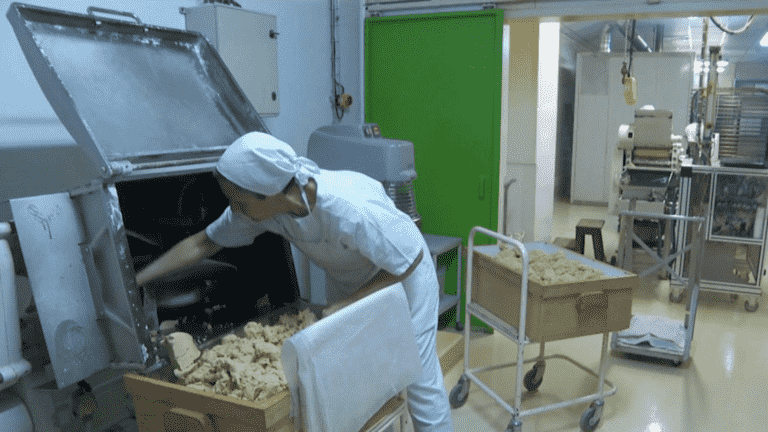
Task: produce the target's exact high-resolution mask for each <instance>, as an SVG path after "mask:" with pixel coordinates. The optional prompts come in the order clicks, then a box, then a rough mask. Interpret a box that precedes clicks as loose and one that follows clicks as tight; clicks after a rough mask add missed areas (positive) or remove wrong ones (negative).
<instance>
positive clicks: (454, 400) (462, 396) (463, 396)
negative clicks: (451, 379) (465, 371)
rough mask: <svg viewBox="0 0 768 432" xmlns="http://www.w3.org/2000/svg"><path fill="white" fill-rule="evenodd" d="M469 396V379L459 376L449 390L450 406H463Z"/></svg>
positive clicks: (454, 407)
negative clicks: (457, 380)
mask: <svg viewBox="0 0 768 432" xmlns="http://www.w3.org/2000/svg"><path fill="white" fill-rule="evenodd" d="M468 397H469V380H468V379H467V377H465V376H463V375H462V376H461V378H459V382H458V383H457V384H456V386H455V387H453V390H451V394H450V395H448V401H449V402H450V403H451V408H453V409H457V408H461V407H463V406H464V404H465V403H467V398H468Z"/></svg>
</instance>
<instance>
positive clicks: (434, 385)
mask: <svg viewBox="0 0 768 432" xmlns="http://www.w3.org/2000/svg"><path fill="white" fill-rule="evenodd" d="M422 250H423V251H424V255H423V256H422V259H421V262H420V263H419V265H418V266H417V267H416V269H415V270H414V271H413V273H411V275H410V276H409V277H408V279H406V280H404V281H403V282H401V283H402V285H403V288H404V290H405V295H406V297H407V298H408V306H409V308H410V312H411V320H412V322H413V330H414V332H415V333H416V346H417V347H418V348H419V357H420V358H421V366H422V375H421V377H420V378H419V379H418V380H417V381H416V382H415V383H413V384H411V385H410V386H408V388H407V389H406V390H407V392H408V409H409V411H410V413H411V418H412V419H413V428H414V431H415V432H452V431H453V419H452V417H451V406H450V404H449V403H448V393H447V392H446V390H445V384H444V383H443V371H442V368H441V367H440V359H439V358H438V357H437V345H436V339H437V315H438V314H437V310H438V307H439V304H440V284H439V283H438V281H437V273H436V271H435V264H434V263H433V262H432V257H431V255H430V253H429V248H428V247H427V244H426V242H424V241H423V240H422ZM345 288H346V287H342V286H341V285H340V284H339V283H338V282H336V281H334V280H332V279H331V278H326V290H325V296H326V300H327V302H328V303H329V304H332V303H334V302H336V301H338V300H341V299H343V298H345V297H348V296H349V293H348V292H347V291H346V290H348V289H349V288H346V290H345Z"/></svg>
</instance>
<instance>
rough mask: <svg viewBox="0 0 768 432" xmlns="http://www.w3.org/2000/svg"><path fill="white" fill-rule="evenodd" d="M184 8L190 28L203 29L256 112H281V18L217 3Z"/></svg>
mask: <svg viewBox="0 0 768 432" xmlns="http://www.w3.org/2000/svg"><path fill="white" fill-rule="evenodd" d="M180 11H181V13H182V14H184V20H185V22H186V28H187V30H193V31H197V32H200V33H201V34H202V35H203V36H205V38H206V39H208V42H210V43H211V45H213V46H214V47H215V48H216V51H218V53H219V55H220V56H221V59H222V60H224V63H225V64H226V65H227V68H228V69H229V70H230V72H232V75H233V76H234V77H235V79H236V80H237V83H238V84H239V85H240V87H241V88H242V89H243V92H244V93H245V95H246V96H248V99H249V100H250V101H251V104H253V107H254V108H256V111H257V112H258V113H259V114H260V115H262V116H274V115H277V114H279V113H280V91H279V88H278V79H277V37H278V35H279V33H278V31H277V17H276V16H274V15H265V14H260V13H256V12H253V11H250V10H247V9H242V8H239V7H234V6H227V5H224V4H216V3H211V4H204V5H200V6H194V7H183V8H181V9H180Z"/></svg>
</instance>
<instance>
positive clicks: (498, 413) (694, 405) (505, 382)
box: [445, 203, 768, 432]
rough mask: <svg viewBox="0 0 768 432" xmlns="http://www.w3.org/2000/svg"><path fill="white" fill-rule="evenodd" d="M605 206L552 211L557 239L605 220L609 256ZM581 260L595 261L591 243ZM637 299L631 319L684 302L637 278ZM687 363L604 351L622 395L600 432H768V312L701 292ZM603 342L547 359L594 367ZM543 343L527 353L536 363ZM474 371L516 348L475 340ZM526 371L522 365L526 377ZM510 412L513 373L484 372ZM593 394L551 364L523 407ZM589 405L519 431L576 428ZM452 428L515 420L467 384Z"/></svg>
mask: <svg viewBox="0 0 768 432" xmlns="http://www.w3.org/2000/svg"><path fill="white" fill-rule="evenodd" d="M606 211H607V210H606V208H602V207H590V206H571V205H568V204H563V203H556V205H555V226H554V227H553V238H554V237H573V231H574V228H573V227H575V225H576V223H577V222H578V220H579V219H580V218H583V217H592V218H598V219H604V220H605V221H606V225H605V227H604V228H603V237H604V241H605V252H606V255H607V256H608V257H611V256H612V255H614V254H615V250H616V246H617V243H618V235H617V233H616V226H617V220H616V217H614V216H610V215H606ZM586 254H588V255H590V256H591V246H590V242H589V241H587V250H586ZM641 282H642V283H641V286H640V289H639V290H638V292H637V293H636V294H635V296H634V300H633V313H634V314H649V315H661V316H664V317H669V318H673V319H679V320H682V319H683V317H684V316H685V306H684V305H683V304H673V303H670V302H669V300H668V296H669V285H668V282H666V281H659V279H658V278H656V277H655V276H650V277H648V278H645V279H644V280H642V281H641ZM699 304H700V306H699V311H698V317H697V321H696V327H695V328H696V331H695V335H694V340H693V345H692V349H691V357H692V358H691V360H690V361H689V362H688V363H686V364H684V365H682V366H680V367H674V366H672V365H670V364H668V363H665V362H662V361H647V360H638V359H630V358H626V357H624V356H622V355H620V354H609V357H608V359H607V365H608V369H607V377H606V378H607V379H608V380H610V381H612V382H613V383H614V384H615V385H616V386H617V388H618V392H617V393H616V395H614V396H612V397H609V398H607V399H606V404H605V411H604V414H603V417H602V420H601V422H600V426H599V428H598V430H601V431H637V432H673V431H674V432H678V431H680V432H683V431H686V432H687V431H692V432H693V431H696V432H699V431H726V430H727V431H739V432H740V431H768V410H767V409H766V408H767V407H768V404H767V403H766V401H767V400H768V312H766V306H763V305H761V307H760V308H759V309H758V311H757V312H755V313H748V312H745V311H744V300H743V299H738V300H736V299H733V298H731V296H729V295H722V294H714V293H706V292H705V293H702V295H701V301H700V303H699ZM601 341H602V337H601V336H600V335H595V336H587V337H583V338H576V339H569V340H564V341H558V342H552V343H548V344H547V345H546V348H547V353H548V354H553V353H560V354H564V355H567V356H570V357H572V358H574V359H575V360H577V361H579V362H580V363H583V364H584V365H586V366H588V367H590V368H592V369H593V370H597V367H598V365H599V361H600V358H599V353H600V346H601ZM538 349H539V345H538V344H531V345H529V346H528V347H527V348H526V357H527V358H531V357H535V356H536V355H537V354H538ZM470 352H471V355H470V357H471V361H472V365H471V367H478V366H480V365H491V364H500V363H504V362H511V361H513V360H514V358H515V357H516V355H517V347H516V345H515V344H514V343H512V342H511V341H509V340H508V339H506V338H505V337H504V336H501V335H500V334H499V333H498V332H497V333H495V334H493V335H482V334H477V335H474V336H473V338H472V339H471V342H470ZM529 368H530V367H528V366H526V370H528V369H529ZM462 371H463V365H462V364H459V365H458V366H456V367H455V368H454V369H452V370H451V371H450V372H449V373H447V374H446V376H445V383H446V387H447V389H448V391H449V392H450V390H451V389H452V388H453V387H454V385H455V384H456V382H457V380H458V378H459V376H460V375H461V373H462ZM482 379H484V380H485V382H486V383H487V384H488V385H490V387H491V388H492V389H494V391H496V392H497V393H498V394H499V395H500V396H501V397H503V398H504V400H506V401H507V403H509V404H510V405H513V404H514V391H513V389H512V386H513V385H514V379H515V375H514V369H503V370H501V371H497V372H489V373H485V374H484V375H482ZM594 391H596V380H595V379H593V378H591V377H590V376H589V375H587V374H586V373H584V372H582V371H581V370H579V369H576V368H575V367H574V366H572V365H571V364H570V363H567V362H564V361H562V360H552V361H550V362H548V364H547V369H546V373H545V375H544V381H543V384H542V385H541V387H540V388H539V390H538V392H536V393H527V392H525V391H524V393H523V409H529V408H533V407H536V406H541V405H544V404H550V403H554V402H558V401H562V400H567V399H572V398H575V397H578V396H580V395H584V394H589V393H592V392H594ZM586 408H587V404H582V405H578V406H574V407H570V408H566V409H561V410H558V411H552V412H549V413H545V414H539V415H536V416H530V417H525V418H523V430H524V431H525V432H534V431H536V432H547V431H579V430H580V428H579V420H580V418H581V415H582V413H583V411H584V410H585V409H586ZM453 419H454V424H455V430H456V431H504V430H505V429H506V427H507V425H508V424H509V421H510V419H511V415H510V414H509V413H508V412H506V411H505V410H504V409H503V408H501V406H500V405H499V404H497V403H496V402H495V401H494V400H493V399H491V397H489V396H488V395H487V394H486V393H484V392H483V391H482V390H481V389H479V388H478V386H476V385H475V386H471V390H470V393H469V397H468V400H467V402H466V404H465V405H464V406H463V407H461V408H459V409H456V410H454V411H453Z"/></svg>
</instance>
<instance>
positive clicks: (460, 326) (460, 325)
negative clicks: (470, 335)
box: [456, 321, 464, 331]
mask: <svg viewBox="0 0 768 432" xmlns="http://www.w3.org/2000/svg"><path fill="white" fill-rule="evenodd" d="M456 330H458V331H464V323H463V322H461V321H456Z"/></svg>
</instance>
